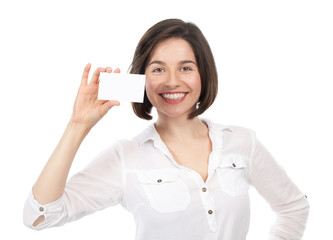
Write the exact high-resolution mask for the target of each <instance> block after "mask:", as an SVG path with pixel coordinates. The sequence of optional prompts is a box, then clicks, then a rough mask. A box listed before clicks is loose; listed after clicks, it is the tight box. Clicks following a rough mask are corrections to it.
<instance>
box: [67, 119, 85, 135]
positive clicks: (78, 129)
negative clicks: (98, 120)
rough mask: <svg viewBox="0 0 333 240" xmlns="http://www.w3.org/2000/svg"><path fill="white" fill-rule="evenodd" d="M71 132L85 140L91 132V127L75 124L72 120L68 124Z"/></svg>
mask: <svg viewBox="0 0 333 240" xmlns="http://www.w3.org/2000/svg"><path fill="white" fill-rule="evenodd" d="M66 129H67V130H68V131H69V132H72V133H74V134H75V135H77V136H78V137H79V138H82V140H83V138H85V137H86V136H87V135H88V133H89V132H90V130H91V127H89V126H87V125H86V124H83V123H79V122H75V121H73V120H72V119H71V120H70V121H69V122H68V124H67V128H66Z"/></svg>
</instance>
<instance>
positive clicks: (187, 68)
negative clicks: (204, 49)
mask: <svg viewBox="0 0 333 240" xmlns="http://www.w3.org/2000/svg"><path fill="white" fill-rule="evenodd" d="M191 70H192V68H190V67H182V68H181V69H180V71H182V72H189V71H191Z"/></svg>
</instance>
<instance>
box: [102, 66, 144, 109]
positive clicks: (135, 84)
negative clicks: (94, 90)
mask: <svg viewBox="0 0 333 240" xmlns="http://www.w3.org/2000/svg"><path fill="white" fill-rule="evenodd" d="M145 80H146V75H142V74H123V73H106V72H101V73H100V75H99V89H98V99H101V100H117V101H119V102H120V101H124V102H138V103H142V102H143V97H144V89H145Z"/></svg>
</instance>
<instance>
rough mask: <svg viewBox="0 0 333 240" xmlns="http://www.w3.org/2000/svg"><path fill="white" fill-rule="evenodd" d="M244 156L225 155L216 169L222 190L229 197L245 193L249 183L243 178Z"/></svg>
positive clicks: (245, 162) (245, 163)
mask: <svg viewBox="0 0 333 240" xmlns="http://www.w3.org/2000/svg"><path fill="white" fill-rule="evenodd" d="M246 165H247V161H246V157H244V156H241V155H226V156H224V157H223V158H222V162H221V164H220V165H219V166H218V168H217V169H216V172H217V178H218V181H219V183H220V186H221V189H222V191H223V192H225V193H227V194H228V195H229V196H231V197H238V196H242V195H247V194H248V190H249V183H248V182H247V180H246V178H245V173H244V169H245V168H246Z"/></svg>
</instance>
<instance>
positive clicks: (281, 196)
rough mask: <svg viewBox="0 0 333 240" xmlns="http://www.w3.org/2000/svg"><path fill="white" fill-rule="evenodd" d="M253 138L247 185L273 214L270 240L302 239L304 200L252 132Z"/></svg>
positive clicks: (307, 204) (307, 211)
mask: <svg viewBox="0 0 333 240" xmlns="http://www.w3.org/2000/svg"><path fill="white" fill-rule="evenodd" d="M252 139H253V147H252V154H251V158H250V165H249V171H250V173H249V176H250V183H251V185H253V186H254V187H255V188H256V190H257V191H258V193H259V194H260V195H261V196H262V197H263V198H264V199H266V201H267V202H268V203H269V204H270V206H271V208H272V210H273V211H274V212H275V213H276V221H275V223H274V225H273V226H272V228H271V230H270V237H269V239H270V240H277V239H294V240H296V239H301V238H302V236H303V233H304V230H305V226H306V222H307V218H308V214H309V203H308V200H307V197H306V196H305V195H304V194H303V193H302V192H301V191H300V190H299V189H298V187H297V186H296V185H295V184H294V183H293V182H292V180H291V179H290V178H289V176H288V175H287V174H286V172H285V170H284V169H283V168H282V167H281V166H280V165H279V164H278V163H277V162H276V161H275V160H274V158H273V157H272V156H271V154H270V153H269V152H268V151H267V149H266V148H265V147H264V146H263V145H262V144H261V143H260V142H259V141H258V140H257V138H256V137H255V134H254V133H253V138H252Z"/></svg>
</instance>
